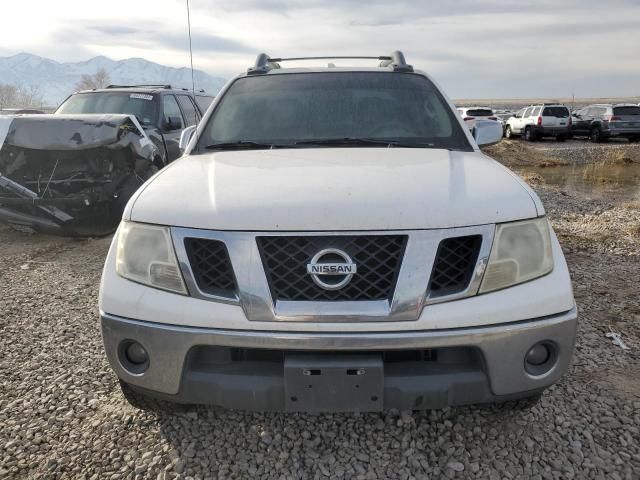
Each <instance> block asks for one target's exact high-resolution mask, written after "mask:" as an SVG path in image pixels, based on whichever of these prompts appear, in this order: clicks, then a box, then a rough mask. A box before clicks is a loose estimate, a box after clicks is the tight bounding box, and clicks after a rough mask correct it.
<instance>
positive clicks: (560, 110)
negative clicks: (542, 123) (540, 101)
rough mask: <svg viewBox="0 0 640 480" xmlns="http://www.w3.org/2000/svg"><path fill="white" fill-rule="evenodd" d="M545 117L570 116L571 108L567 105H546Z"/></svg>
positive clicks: (543, 113)
mask: <svg viewBox="0 0 640 480" xmlns="http://www.w3.org/2000/svg"><path fill="white" fill-rule="evenodd" d="M542 116H543V117H556V118H568V117H569V109H568V108H566V107H544V110H543V111H542Z"/></svg>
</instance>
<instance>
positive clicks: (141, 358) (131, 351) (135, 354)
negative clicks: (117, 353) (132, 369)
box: [125, 342, 149, 365]
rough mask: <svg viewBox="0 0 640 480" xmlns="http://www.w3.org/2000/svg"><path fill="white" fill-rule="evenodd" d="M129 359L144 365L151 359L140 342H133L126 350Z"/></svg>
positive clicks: (136, 363) (135, 363)
mask: <svg viewBox="0 0 640 480" xmlns="http://www.w3.org/2000/svg"><path fill="white" fill-rule="evenodd" d="M125 355H126V356H127V360H129V361H130V362H131V363H133V364H134V365H142V364H143V363H146V362H147V361H148V360H149V355H148V354H147V351H146V350H145V349H144V347H143V346H142V345H140V344H139V343H138V342H131V343H130V344H129V346H128V347H127V349H126V350H125Z"/></svg>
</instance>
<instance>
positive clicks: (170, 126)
mask: <svg viewBox="0 0 640 480" xmlns="http://www.w3.org/2000/svg"><path fill="white" fill-rule="evenodd" d="M181 128H182V120H180V117H167V119H166V120H165V122H164V129H165V130H166V131H167V132H171V131H173V130H179V129H181Z"/></svg>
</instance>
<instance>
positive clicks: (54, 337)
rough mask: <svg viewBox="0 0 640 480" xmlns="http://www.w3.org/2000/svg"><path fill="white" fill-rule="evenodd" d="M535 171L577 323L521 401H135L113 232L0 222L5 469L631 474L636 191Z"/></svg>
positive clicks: (639, 435)
mask: <svg viewBox="0 0 640 480" xmlns="http://www.w3.org/2000/svg"><path fill="white" fill-rule="evenodd" d="M562 148H565V147H562ZM636 148H638V147H636ZM536 152H537V153H536ZM492 154H494V155H495V156H496V157H497V158H500V159H501V160H503V161H504V162H505V163H507V164H509V165H516V166H520V167H521V166H522V165H523V164H526V163H527V162H531V158H532V156H535V155H537V154H540V155H541V161H546V160H548V158H547V157H548V156H549V155H547V153H546V152H544V151H540V150H535V151H534V150H531V148H529V147H526V146H523V144H522V143H516V142H508V143H507V142H503V143H502V144H499V145H497V146H496V147H493V151H492ZM572 155H573V154H572ZM576 155H579V154H576ZM507 157H510V158H507ZM555 161H558V162H560V161H561V162H566V161H568V160H567V158H566V157H563V158H559V159H555ZM524 173H526V172H524ZM525 178H526V176H525ZM538 180H539V179H538ZM531 183H532V185H533V187H534V189H536V191H537V192H538V194H539V195H540V197H541V199H542V200H543V202H544V204H545V206H546V208H547V213H548V216H549V218H550V219H551V221H552V224H553V226H554V228H555V230H556V232H557V234H558V236H559V238H560V241H561V243H562V246H563V249H564V251H565V254H566V258H567V261H568V264H569V268H570V270H571V274H572V279H573V284H574V290H575V296H576V300H577V303H578V308H579V315H580V316H579V322H580V323H579V331H578V338H577V345H576V351H575V356H574V360H573V364H572V366H571V368H570V370H569V372H568V373H567V375H565V377H564V378H563V379H562V380H561V381H560V382H559V383H558V384H557V385H555V386H553V387H552V388H550V389H548V390H547V391H546V392H545V394H544V396H543V398H542V401H541V402H540V404H538V405H537V406H536V407H534V408H533V409H532V410H531V411H528V412H526V411H525V412H519V411H512V410H510V409H509V408H505V407H504V406H490V407H483V406H473V407H460V408H448V409H444V410H439V411H427V412H413V413H412V412H393V411H392V412H385V413H380V414H359V415H357V414H356V415H354V414H333V415H328V414H327V415H305V414H294V415H292V414H279V413H248V412H236V411H222V410H216V409H211V408H204V407H199V408H197V409H194V410H192V411H189V412H187V413H184V414H180V415H160V414H158V415H155V414H148V413H143V412H140V411H137V410H134V409H133V408H132V407H130V406H129V405H128V404H127V403H126V402H125V400H124V399H123V397H122V395H121V394H120V391H119V388H118V386H117V380H116V377H115V375H114V374H113V372H112V371H111V369H110V368H109V366H108V364H107V361H106V358H105V356H104V353H103V351H102V344H101V338H100V333H99V328H98V325H97V319H98V310H97V295H98V283H99V279H100V272H101V268H102V265H103V262H104V257H105V254H106V251H107V249H108V247H109V243H110V239H109V238H101V239H64V238H55V237H47V236H43V235H36V234H26V233H19V232H16V231H14V230H11V229H9V228H7V227H4V226H0V478H11V479H13V478H52V479H53V478H73V479H80V478H85V479H89V478H91V479H103V478H109V479H116V478H136V479H142V478H152V479H165V478H185V479H189V478H192V479H201V478H273V479H289V478H359V479H373V478H401V479H412V478H415V479H426V478H490V479H515V478H531V479H542V478H545V479H560V478H563V479H564V478H594V479H595V478H598V479H614V480H615V479H629V480H633V479H638V478H640V287H639V286H638V279H639V278H640V275H639V274H640V220H639V219H640V203H639V202H635V201H622V200H619V199H616V200H611V199H608V198H590V197H589V196H585V195H581V194H578V193H576V192H573V191H570V190H566V189H565V188H563V187H558V186H554V185H549V184H547V183H544V182H540V181H536V177H535V176H533V177H531ZM612 331H613V332H617V333H619V334H620V335H621V336H622V339H623V340H624V342H625V343H626V345H627V346H628V347H629V349H628V350H623V349H622V348H620V347H619V346H616V345H614V344H613V343H612V341H611V339H609V338H607V337H606V336H605V335H606V334H607V333H609V332H612Z"/></svg>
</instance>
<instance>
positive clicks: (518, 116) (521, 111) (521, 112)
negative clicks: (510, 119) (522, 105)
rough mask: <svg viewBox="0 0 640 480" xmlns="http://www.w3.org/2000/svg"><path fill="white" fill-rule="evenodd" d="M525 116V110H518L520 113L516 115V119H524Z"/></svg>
mask: <svg viewBox="0 0 640 480" xmlns="http://www.w3.org/2000/svg"><path fill="white" fill-rule="evenodd" d="M523 115H524V109H522V110H518V113H516V118H522V116H523Z"/></svg>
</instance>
